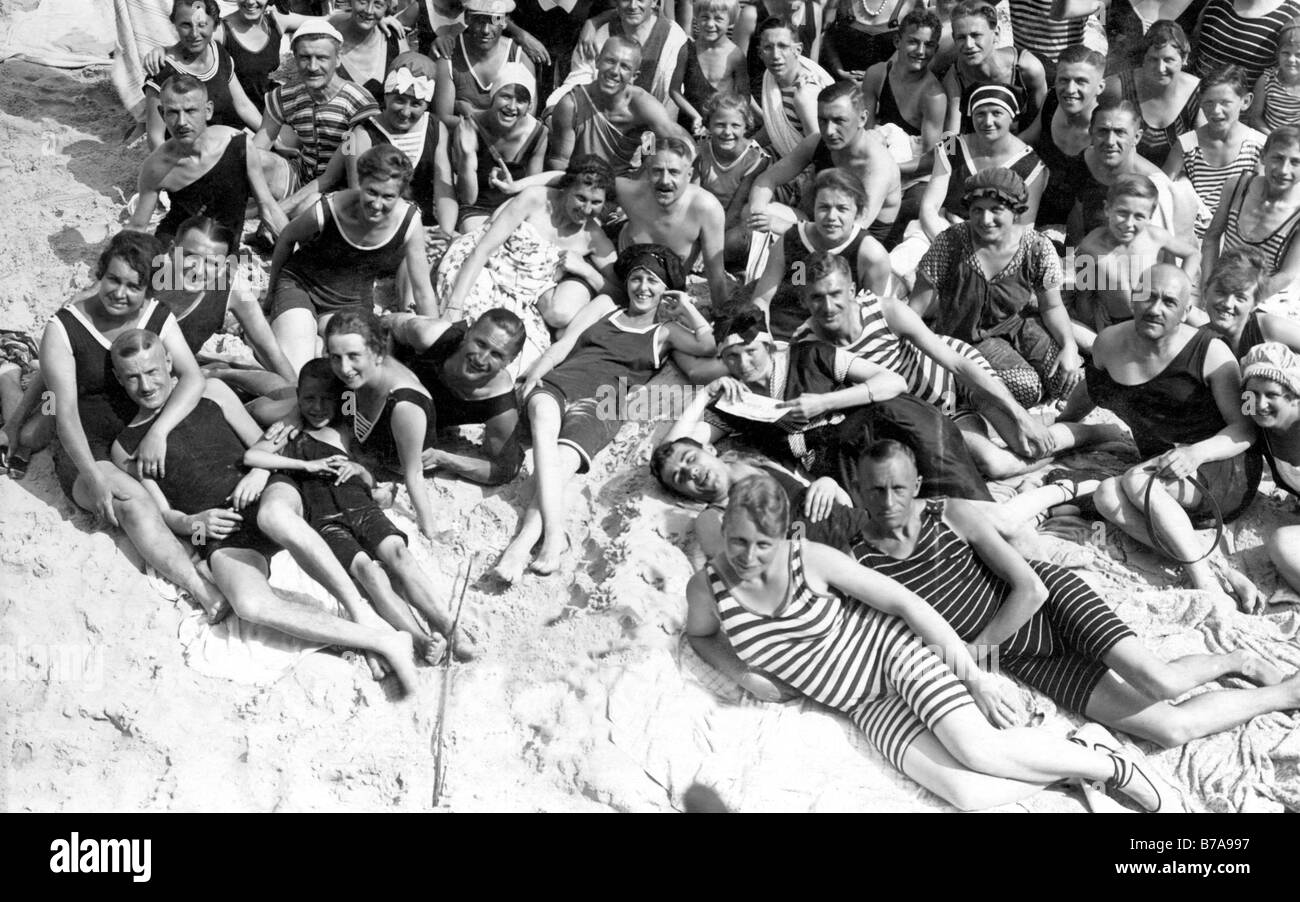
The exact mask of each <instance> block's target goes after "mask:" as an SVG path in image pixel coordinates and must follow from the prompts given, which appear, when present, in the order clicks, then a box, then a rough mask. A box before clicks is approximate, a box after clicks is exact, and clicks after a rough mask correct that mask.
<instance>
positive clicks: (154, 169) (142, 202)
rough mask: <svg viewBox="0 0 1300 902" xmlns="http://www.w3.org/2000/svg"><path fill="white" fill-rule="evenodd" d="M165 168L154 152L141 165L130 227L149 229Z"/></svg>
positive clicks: (128, 224)
mask: <svg viewBox="0 0 1300 902" xmlns="http://www.w3.org/2000/svg"><path fill="white" fill-rule="evenodd" d="M164 169H165V166H164V165H163V164H162V163H160V162H159V161H158V158H157V157H156V156H154V155H153V154H150V155H149V157H148V158H147V159H146V160H145V161H144V165H143V166H141V167H140V178H139V180H138V181H137V182H136V188H135V190H136V199H135V212H134V213H132V214H131V221H130V222H128V223H127V224H126V227H127V228H128V229H135V230H136V231H138V232H147V231H148V230H149V220H150V219H151V218H152V217H153V211H154V210H155V209H156V208H157V206H158V195H159V194H160V193H161V191H162V188H161V187H159V186H160V185H161V184H162V179H163V177H164V176H165V175H166V173H165V172H164ZM263 184H265V181H263Z"/></svg>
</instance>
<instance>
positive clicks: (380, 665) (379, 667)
mask: <svg viewBox="0 0 1300 902" xmlns="http://www.w3.org/2000/svg"><path fill="white" fill-rule="evenodd" d="M366 664H367V665H369V667H370V675H371V676H372V677H374V678H375V679H376V680H382V679H383V678H384V677H386V676H388V668H387V667H385V666H384V659H383V658H382V657H381V656H380V655H378V654H376V653H375V652H373V651H368V652H366Z"/></svg>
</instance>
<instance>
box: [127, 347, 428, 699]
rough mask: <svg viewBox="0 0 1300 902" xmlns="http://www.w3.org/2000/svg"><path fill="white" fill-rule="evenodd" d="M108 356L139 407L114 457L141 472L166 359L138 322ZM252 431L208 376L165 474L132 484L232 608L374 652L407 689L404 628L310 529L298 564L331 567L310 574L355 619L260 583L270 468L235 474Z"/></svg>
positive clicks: (165, 393)
mask: <svg viewBox="0 0 1300 902" xmlns="http://www.w3.org/2000/svg"><path fill="white" fill-rule="evenodd" d="M110 354H111V356H112V360H113V368H114V371H115V372H116V374H117V378H118V380H119V381H120V382H121V383H122V386H123V387H124V388H125V389H126V393H127V395H128V396H129V397H130V398H131V400H132V401H134V402H135V403H136V404H138V405H139V408H140V410H139V413H138V414H137V415H136V417H135V419H134V420H132V422H131V423H130V424H128V426H127V428H126V429H125V430H124V431H123V432H122V434H121V436H119V437H118V439H117V441H116V442H114V444H113V449H112V454H113V463H115V464H116V465H117V466H118V467H120V468H121V469H122V470H124V471H126V472H127V473H130V474H131V475H133V476H136V477H137V478H140V475H139V472H138V469H139V468H138V466H137V464H136V462H135V461H134V459H133V457H134V454H135V451H136V449H137V447H138V446H139V444H140V440H141V439H142V438H143V436H144V431H145V428H147V426H148V424H149V423H150V422H151V421H152V420H153V418H154V417H155V416H156V415H157V412H158V411H159V410H161V409H162V407H163V406H164V405H165V404H166V403H167V399H168V398H170V397H171V393H172V390H173V388H174V386H175V379H173V377H172V374H171V358H170V357H169V356H168V355H167V353H166V350H165V349H164V348H163V345H162V342H161V340H160V339H159V338H158V337H157V336H156V335H154V334H153V333H152V332H147V331H144V330H141V329H135V330H131V331H128V332H125V333H123V334H122V335H120V336H118V338H117V339H116V340H115V341H114V342H113V345H112V348H111V349H110ZM261 435H262V430H261V428H260V427H259V426H258V425H257V423H255V422H254V421H253V418H252V416H250V415H249V413H248V412H247V411H246V410H244V408H243V406H242V405H241V404H240V403H239V399H238V398H237V397H235V394H234V392H232V391H231V390H230V389H229V388H228V387H226V385H225V384H224V383H222V382H221V381H219V380H216V379H209V380H208V381H207V384H206V387H205V388H204V392H203V397H202V398H201V399H200V400H199V403H198V406H196V407H195V408H194V410H193V411H191V412H190V413H189V414H188V415H187V416H186V417H185V419H183V420H182V421H181V422H180V423H179V424H178V425H177V427H176V429H175V430H173V431H172V434H171V441H169V442H168V445H167V458H166V460H167V465H166V469H165V470H164V471H163V472H164V474H165V475H163V476H160V477H158V478H156V479H141V482H142V483H143V484H144V487H145V489H146V490H147V491H148V492H149V494H150V495H151V496H152V497H153V499H154V501H155V502H157V504H158V508H159V510H161V511H162V515H163V519H164V520H165V521H166V523H167V525H168V527H170V528H171V530H172V531H173V532H175V533H177V534H178V535H181V536H185V537H186V538H189V539H190V540H191V541H193V542H194V544H195V547H196V549H197V550H198V552H199V554H200V555H201V556H202V557H203V558H204V559H205V560H207V562H208V566H209V567H210V568H211V569H212V575H213V578H214V579H215V580H216V583H217V586H218V587H219V588H220V589H221V590H222V591H223V592H224V593H225V595H226V597H227V598H228V599H230V603H231V605H232V606H233V608H234V610H235V613H236V614H238V615H239V616H240V617H242V618H243V619H245V620H248V621H250V622H252V623H260V624H262V625H264V626H269V627H272V628H274V629H278V630H281V631H283V632H286V633H288V634H289V635H291V636H297V637H298V638H300V639H306V640H308V641H310V642H317V643H320V644H323V645H342V646H345V647H350V648H360V649H363V650H364V651H366V652H369V653H372V654H374V655H378V656H381V657H383V658H385V659H386V660H387V661H388V664H389V666H390V667H391V668H392V669H393V670H394V671H395V672H396V674H397V678H398V680H399V681H400V683H401V686H402V690H403V692H404V693H405V692H410V691H411V690H413V689H414V688H415V685H416V674H415V663H414V654H415V647H414V644H413V643H412V640H411V636H410V634H408V633H401V632H397V631H395V630H393V629H391V628H390V627H389V626H388V625H387V624H385V623H383V621H382V620H380V619H379V615H378V614H376V613H374V611H372V610H371V609H370V608H369V606H368V605H366V604H365V603H364V601H363V600H362V599H361V596H360V594H359V593H358V592H357V590H356V588H355V587H354V586H353V585H352V583H351V580H350V579H348V576H347V574H346V573H344V572H343V570H342V567H341V566H339V565H338V561H337V560H335V559H334V556H333V554H332V553H331V552H330V550H329V547H328V546H327V545H326V544H325V540H324V539H322V538H321V537H320V536H319V535H318V534H316V533H314V532H311V535H312V536H314V537H315V539H316V542H317V544H318V547H316V548H315V549H314V551H315V552H317V553H316V554H314V555H313V558H315V559H318V560H313V561H308V560H300V563H302V564H303V566H304V567H308V569H309V572H311V573H312V575H313V577H315V576H316V572H313V571H315V570H316V569H317V568H316V567H314V566H309V565H313V564H315V563H317V562H318V561H319V562H324V563H325V564H326V566H327V567H328V566H329V565H332V571H337V572H336V573H334V572H329V573H328V574H327V573H326V571H324V570H322V571H320V572H321V573H322V576H324V579H323V580H321V579H318V581H322V582H323V583H324V584H325V585H327V586H328V588H329V589H330V590H331V591H333V592H335V593H336V597H337V598H338V599H339V600H340V601H342V602H343V604H344V606H345V607H346V608H347V609H348V612H349V614H351V615H352V617H354V618H356V620H357V621H358V622H355V623H354V622H351V621H348V620H344V619H343V618H341V617H335V616H334V615H332V614H327V613H325V612H324V611H320V610H317V609H315V608H312V607H309V606H304V605H300V604H295V603H293V602H289V601H284V600H283V599H281V598H280V597H279V596H277V595H276V594H275V593H274V592H273V591H271V587H270V585H269V584H268V583H267V576H268V574H269V573H270V557H271V555H273V554H274V553H275V552H276V551H278V550H279V548H278V546H277V545H276V542H275V541H274V540H272V539H270V538H269V537H268V536H267V535H266V534H264V533H263V532H262V530H261V527H260V526H259V525H256V524H255V521H254V510H255V504H256V501H257V499H258V498H259V496H260V495H261V493H262V489H263V488H264V487H265V486H266V481H267V478H268V476H269V475H270V474H269V473H268V471H266V470H259V469H253V470H250V471H248V472H244V468H243V458H244V452H245V450H246V449H247V448H249V447H251V446H252V445H253V444H254V443H255V442H257V441H258V439H259V438H261ZM227 502H229V504H227ZM309 532H310V530H309ZM331 576H332V577H334V578H330V577H331ZM371 624H373V625H371Z"/></svg>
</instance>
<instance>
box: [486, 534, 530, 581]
mask: <svg viewBox="0 0 1300 902" xmlns="http://www.w3.org/2000/svg"><path fill="white" fill-rule="evenodd" d="M531 559H532V554H531V549H528V548H523V547H521V546H520V545H519V544H518V543H517V542H511V543H510V544H509V545H508V546H506V550H505V551H504V552H502V553H501V559H500V560H498V561H497V565H496V566H495V567H493V568H492V575H493V576H495V577H496V578H497V579H499V580H501V581H502V582H504V583H516V582H518V581H519V579H520V578H521V577H522V576H523V575H524V568H525V567H527V566H528V562H529V561H530V560H531Z"/></svg>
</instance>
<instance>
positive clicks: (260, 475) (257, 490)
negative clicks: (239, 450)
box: [230, 470, 271, 511]
mask: <svg viewBox="0 0 1300 902" xmlns="http://www.w3.org/2000/svg"><path fill="white" fill-rule="evenodd" d="M270 478H271V473H270V471H268V470H250V471H248V472H247V473H245V474H244V478H243V479H241V480H239V482H238V483H237V484H236V485H235V490H234V491H233V492H231V493H230V503H231V504H232V505H233V506H234V508H235V510H237V511H242V510H243V509H244V508H246V507H248V506H249V505H250V504H252V503H253V502H254V501H256V500H257V499H258V498H261V497H262V490H263V489H264V488H266V481H267V480H268V479H270Z"/></svg>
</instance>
